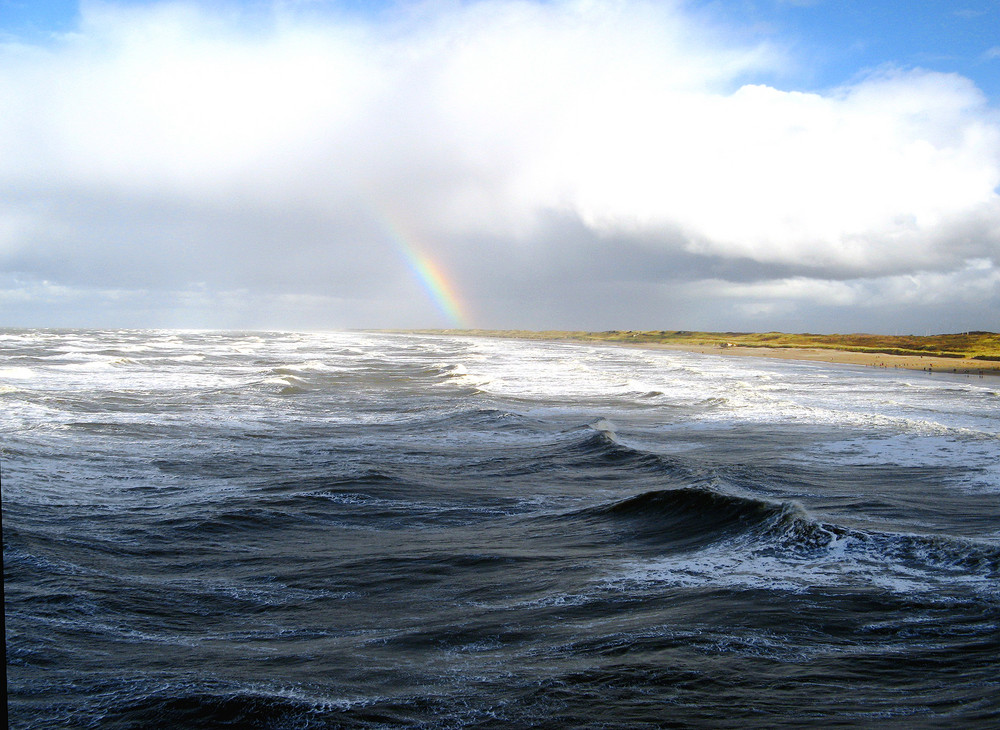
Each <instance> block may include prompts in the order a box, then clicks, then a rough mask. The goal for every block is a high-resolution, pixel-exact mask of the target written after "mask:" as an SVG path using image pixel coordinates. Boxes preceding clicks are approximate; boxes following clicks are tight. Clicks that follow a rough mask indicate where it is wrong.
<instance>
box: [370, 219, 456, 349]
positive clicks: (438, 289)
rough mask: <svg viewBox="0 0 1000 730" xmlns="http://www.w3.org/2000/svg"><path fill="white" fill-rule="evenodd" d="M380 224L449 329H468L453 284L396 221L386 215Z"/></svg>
mask: <svg viewBox="0 0 1000 730" xmlns="http://www.w3.org/2000/svg"><path fill="white" fill-rule="evenodd" d="M382 222H383V224H384V226H385V230H386V231H387V233H388V234H389V238H390V240H391V241H392V243H393V245H395V247H396V249H397V251H399V254H400V256H401V257H402V258H403V260H404V261H405V262H406V265H407V266H408V267H409V269H410V272H411V273H412V274H413V277H414V278H415V279H416V280H417V282H418V283H419V284H420V285H421V286H422V287H423V288H424V291H426V292H427V295H428V297H430V299H431V301H432V302H434V305H435V306H436V307H437V308H438V310H440V312H441V314H443V315H444V316H445V318H447V320H448V322H449V323H450V324H451V326H452V327H455V328H457V329H468V328H469V316H468V314H467V313H466V309H465V307H464V306H463V305H462V300H461V298H460V297H459V295H458V291H457V290H456V288H455V285H454V282H453V281H451V280H449V277H448V276H447V275H446V274H445V272H444V270H443V269H442V268H441V266H439V265H438V264H437V263H436V262H435V261H434V260H433V259H432V258H431V257H430V256H428V255H427V254H426V253H425V252H424V251H423V250H421V249H420V248H418V244H417V243H416V240H415V239H416V236H415V235H413V234H411V233H410V232H409V231H407V230H406V229H404V228H403V226H402V225H401V224H400V223H399V222H398V221H397V220H395V219H393V218H392V217H390V216H388V215H383V216H382Z"/></svg>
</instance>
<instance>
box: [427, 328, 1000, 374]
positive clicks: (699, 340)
mask: <svg viewBox="0 0 1000 730" xmlns="http://www.w3.org/2000/svg"><path fill="white" fill-rule="evenodd" d="M408 331H409V332H411V333H414V334H439V335H445V334H447V335H467V336H474V337H494V338H502V339H525V340H548V341H558V342H573V343H579V344H606V345H621V346H625V347H637V348H644V349H656V350H679V351H684V352H697V353H701V354H704V355H721V356H726V357H764V358H775V359H782V360H807V361H814V362H825V363H832V364H839V365H855V366H865V367H872V368H884V369H904V370H920V371H924V372H928V373H952V374H958V375H970V376H986V375H994V376H1000V334H997V333H994V332H965V333H961V334H953V335H927V336H918V335H905V336H898V335H884V336H880V335H867V334H858V335H813V334H786V333H780V332H766V333H756V332H749V333H748V332H689V331H673V332H670V331H645V332H643V331H638V332H637V331H631V330H629V331H607V332H574V331H559V330H547V331H534V330H408Z"/></svg>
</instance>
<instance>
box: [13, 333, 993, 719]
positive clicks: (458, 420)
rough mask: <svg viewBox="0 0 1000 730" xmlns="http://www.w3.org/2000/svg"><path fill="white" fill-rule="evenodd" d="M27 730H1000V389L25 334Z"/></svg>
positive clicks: (16, 615)
mask: <svg viewBox="0 0 1000 730" xmlns="http://www.w3.org/2000/svg"><path fill="white" fill-rule="evenodd" d="M0 438H2V443H0V449H2V452H0V457H2V460H0V477H2V493H3V513H2V517H3V564H4V611H5V622H6V670H7V681H8V711H9V722H10V726H11V727H13V728H32V729H34V728H114V729H125V728H129V729H132V728H135V729H139V728H143V729H145V728H225V727H232V728H274V729H279V728H280V729H285V728H287V729H293V728H295V729H297V728H396V727H412V728H507V727H513V728H688V727H695V728H702V727H703V728H783V727H805V726H822V727H878V728H885V727H888V728H956V727H962V728H992V727H997V726H1000V380H998V379H997V378H991V377H989V376H987V377H985V378H979V377H976V376H965V375H950V374H944V373H937V372H935V373H933V374H931V373H926V372H920V371H903V370H895V369H884V368H878V369H876V368H870V367H867V368H866V367H860V366H857V367H855V366H845V365H828V364H823V363H816V362H802V361H794V360H778V359H764V358H752V357H731V356H724V355H722V354H720V355H711V354H697V353H687V352H680V351H673V350H662V349H661V350H656V349H640V348H630V347H621V346H598V345H590V344H580V343H565V342H555V341H551V342H546V341H529V340H513V339H490V338H480V337H469V336H451V335H447V334H445V335H437V336H434V335H417V334H405V333H404V334H392V333H379V332H329V333H296V332H217V331H165V330H143V331H138V330H24V329H5V330H0Z"/></svg>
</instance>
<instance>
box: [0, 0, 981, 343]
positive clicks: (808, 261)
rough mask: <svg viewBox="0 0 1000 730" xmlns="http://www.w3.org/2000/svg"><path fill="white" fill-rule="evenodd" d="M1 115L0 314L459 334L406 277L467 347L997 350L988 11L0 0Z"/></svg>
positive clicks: (42, 321)
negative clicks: (846, 337)
mask: <svg viewBox="0 0 1000 730" xmlns="http://www.w3.org/2000/svg"><path fill="white" fill-rule="evenodd" d="M0 108H3V109H4V110H5V113H4V114H3V115H2V116H0V186H2V189H4V190H5V191H7V193H6V194H5V195H4V196H2V197H0V326H2V325H27V326H35V325H39V326H42V325H45V326H59V325H65V326H77V325H110V326H179V327H286V328H337V327H392V326H400V327H406V326H414V327H416V326H446V325H449V324H452V322H449V321H448V318H447V316H446V314H443V313H445V312H446V311H447V308H445V307H442V306H441V304H442V303H441V302H440V301H435V300H434V295H433V292H432V291H430V287H427V286H426V283H427V282H426V281H421V279H420V277H419V276H415V275H414V271H415V267H414V261H420V260H421V259H419V257H423V258H422V261H423V264H424V265H425V270H430V269H431V268H433V270H435V271H436V272H438V275H439V277H440V280H439V285H440V286H439V287H438V289H439V290H444V289H447V290H448V291H449V292H451V294H452V295H453V298H454V300H455V302H454V303H455V304H456V305H457V306H460V307H461V309H462V311H463V312H465V313H467V317H466V318H467V320H468V322H469V323H470V324H473V325H478V326H483V327H532V328H575V329H609V328H625V329H629V328H656V329H719V330H726V329H739V330H750V329H755V330H769V329H785V330H799V331H802V330H809V331H844V330H852V331H860V330H867V331H886V332H901V331H913V332H917V333H924V332H929V331H957V330H964V329H993V330H997V329H1000V189H998V188H1000V2H996V0H994V1H993V2H986V1H985V0H968V1H967V2H962V1H960V2H936V1H935V2H914V3H894V2H880V1H879V2H856V1H855V0H838V1H837V2H833V1H832V0H831V1H829V2H827V1H824V0H759V1H751V0H747V1H737V0H731V1H716V2H686V3H685V2H677V3H670V2H644V1H643V0H551V1H549V2H540V1H539V2H536V1H534V0H478V1H475V2H458V1H457V0H432V1H430V2H421V3H414V2H403V3H391V2H377V3H365V2H359V1H348V0H345V1H344V2H323V1H322V0H301V1H298V2H297V1H295V0H285V1H284V2H264V1H263V0H261V1H255V2H243V3H237V2H230V3H218V2H213V3H208V2H203V3H176V2H165V1H156V2H137V1H132V2H121V1H111V2H87V3H83V4H82V5H78V4H77V3H74V2H29V1H28V0H24V1H20V2H19V1H17V0H0ZM415 257H418V258H415ZM425 278H426V277H425Z"/></svg>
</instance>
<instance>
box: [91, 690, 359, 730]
mask: <svg viewBox="0 0 1000 730" xmlns="http://www.w3.org/2000/svg"><path fill="white" fill-rule="evenodd" d="M119 702H120V703H121V700H119ZM355 704H357V703H353V702H350V701H347V700H341V701H332V700H328V699H322V698H310V697H307V696H303V695H300V694H298V693H291V692H287V693H285V692H282V693H269V692H263V691H254V690H249V689H247V690H237V691H230V692H212V691H210V690H208V688H204V689H199V688H191V690H190V691H186V692H185V691H176V692H169V691H166V692H159V693H156V694H150V695H147V696H145V697H138V698H136V699H135V700H133V701H132V702H130V703H128V704H125V703H121V704H118V705H117V706H114V707H109V708H107V709H106V710H105V711H104V716H103V717H102V718H101V723H100V724H101V727H103V728H109V729H110V730H125V729H126V728H128V729H132V728H147V727H185V728H219V727H233V728H273V727H312V726H313V723H317V726H325V722H324V718H326V719H329V717H330V716H331V714H333V713H339V712H343V711H345V710H349V709H350V708H351V707H352V706H354V705H355ZM362 704H364V703H362Z"/></svg>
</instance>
